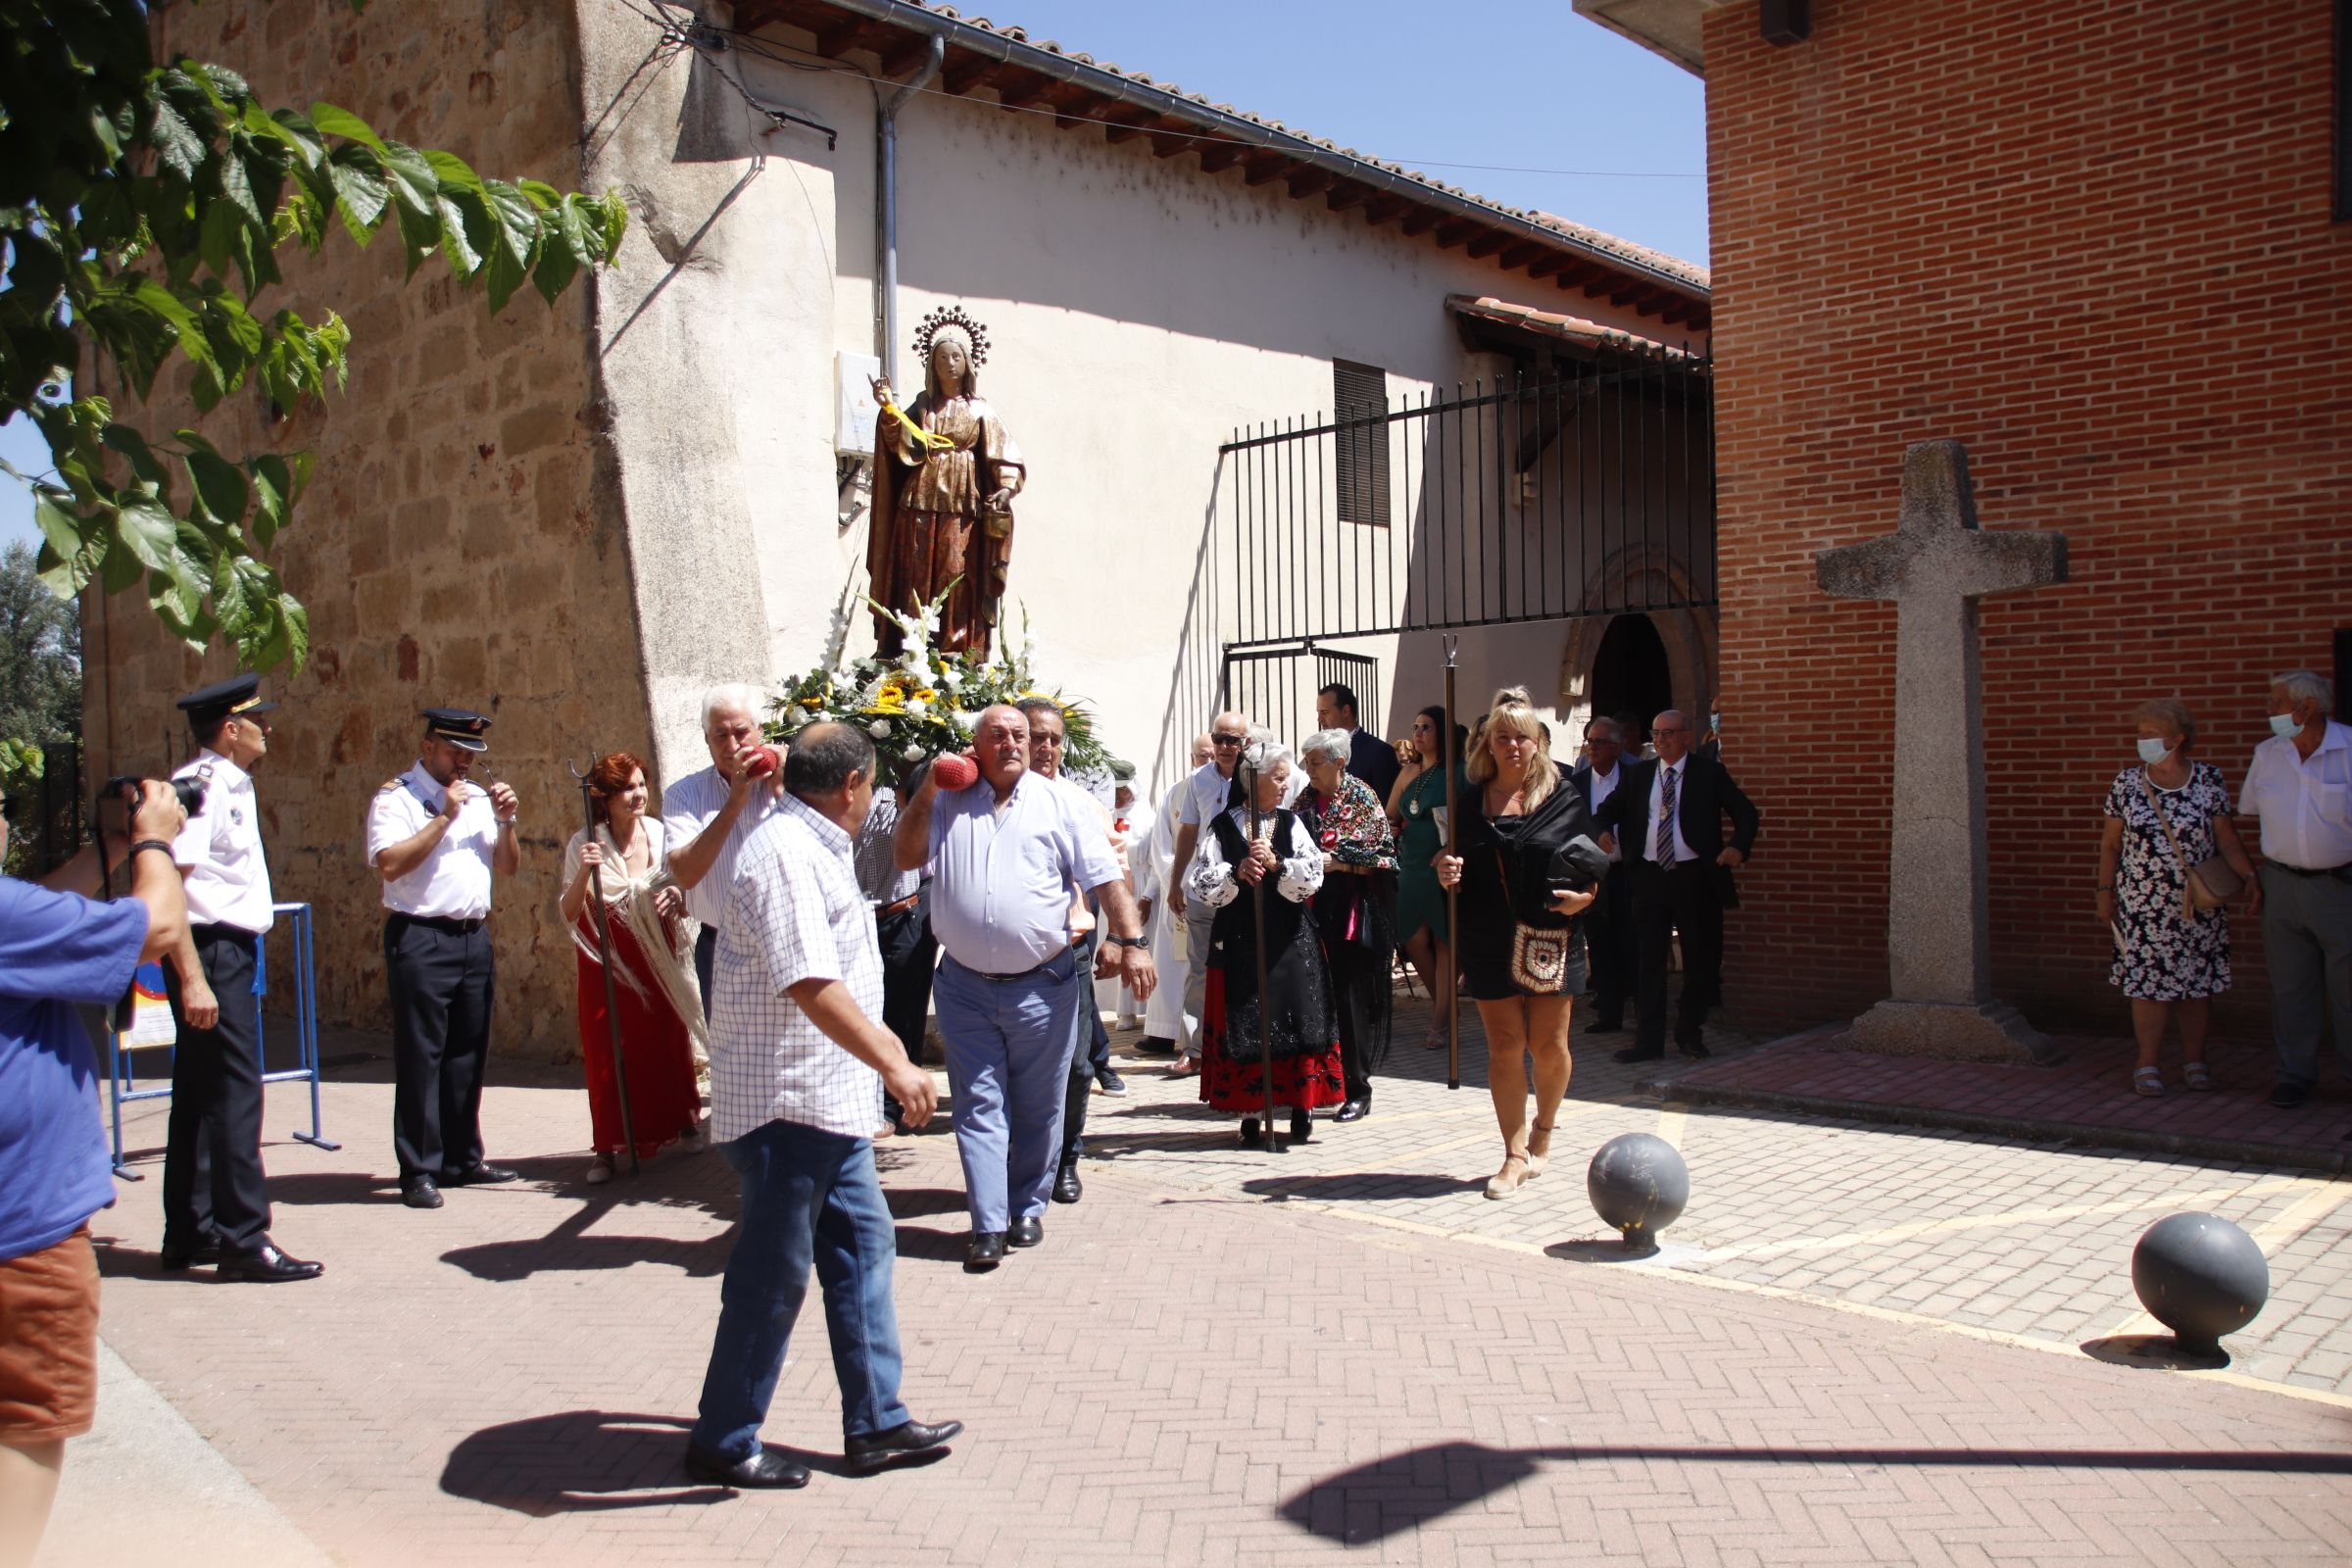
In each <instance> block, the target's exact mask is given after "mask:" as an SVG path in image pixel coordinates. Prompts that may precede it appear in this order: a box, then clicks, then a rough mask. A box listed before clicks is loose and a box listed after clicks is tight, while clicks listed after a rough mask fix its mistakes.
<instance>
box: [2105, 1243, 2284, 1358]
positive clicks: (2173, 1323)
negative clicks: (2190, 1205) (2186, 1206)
mask: <svg viewBox="0 0 2352 1568" xmlns="http://www.w3.org/2000/svg"><path fill="white" fill-rule="evenodd" d="M2131 1288H2132V1289H2133V1290H2134V1291H2137V1292H2138V1293H2139V1304H2140V1305H2142V1306H2144V1307H2146V1308H2147V1309H2148V1315H2149V1316H2150V1317H2152V1318H2154V1319H2155V1320H2156V1321H2157V1322H2159V1323H2162V1324H2163V1325H2164V1326H2165V1327H2166V1328H2168V1329H2171V1330H2172V1331H2173V1334H2174V1336H2175V1337H2176V1338H2177V1339H2179V1340H2180V1348H2182V1349H2184V1350H2193V1351H2199V1352H2203V1353H2207V1354H2212V1353H2216V1352H2219V1351H2220V1349H2221V1348H2222V1347H2221V1338H2222V1336H2223V1335H2225V1334H2234V1333H2236V1332H2237V1331H2238V1330H2239V1329H2242V1328H2244V1327H2245V1326H2246V1325H2247V1324H2248V1323H2251V1322H2253V1321H2254V1314H2255V1313H2257V1312H2259V1311H2261V1310H2262V1304H2263V1302H2265V1301H2267V1300H2269V1299H2271V1265H2270V1263H2269V1262H2268V1261H2267V1260H2266V1259H2265V1258H2264V1257H2263V1255H2262V1249H2261V1248H2260V1247H2258V1246H2256V1245H2255V1242H2254V1238H2253V1237H2251V1236H2248V1235H2247V1234H2246V1233H2245V1232H2244V1231H2242V1230H2239V1229H2238V1228H2237V1227H2236V1226H2235V1225H2232V1224H2230V1223H2229V1221H2228V1220H2226V1219H2224V1218H2222V1217H2221V1216H2220V1215H2218V1214H2169V1215H2167V1216H2166V1217H2164V1218H2163V1219H2160V1220H2158V1221H2157V1222H2156V1223H2155V1224H2153V1225H2151V1226H2149V1227H2148V1230H2147V1234H2146V1235H2144V1236H2142V1237H2141V1238H2140V1239H2139V1245H2138V1246H2137V1247H2135V1248H2133V1249H2132V1250H2131Z"/></svg>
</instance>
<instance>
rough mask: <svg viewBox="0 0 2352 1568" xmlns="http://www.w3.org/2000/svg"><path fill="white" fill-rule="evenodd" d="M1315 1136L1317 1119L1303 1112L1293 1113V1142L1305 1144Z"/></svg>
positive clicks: (1295, 1111) (1296, 1111)
mask: <svg viewBox="0 0 2352 1568" xmlns="http://www.w3.org/2000/svg"><path fill="white" fill-rule="evenodd" d="M1314 1136H1315V1119H1314V1118H1313V1117H1312V1116H1309V1115H1308V1114H1307V1113H1306V1112H1305V1111H1303V1110H1294V1111H1292V1112H1291V1142H1292V1143H1294V1144H1303V1143H1305V1142H1306V1141H1307V1140H1308V1139H1310V1138H1312V1137H1314Z"/></svg>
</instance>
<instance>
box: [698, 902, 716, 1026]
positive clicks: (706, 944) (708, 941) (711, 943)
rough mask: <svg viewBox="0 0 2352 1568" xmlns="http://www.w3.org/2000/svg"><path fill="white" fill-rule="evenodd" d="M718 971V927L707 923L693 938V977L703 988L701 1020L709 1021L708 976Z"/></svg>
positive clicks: (709, 978) (709, 980) (709, 984)
mask: <svg viewBox="0 0 2352 1568" xmlns="http://www.w3.org/2000/svg"><path fill="white" fill-rule="evenodd" d="M717 972H718V927H716V926H714V925H707V926H705V927H703V934H702V935H701V936H699V937H696V938H695V939H694V978H695V982H696V984H698V985H700V986H701V987H702V988H703V1022H705V1023H709V1022H710V1021H711V976H712V975H714V974H716V973H717Z"/></svg>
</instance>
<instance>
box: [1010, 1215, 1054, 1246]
mask: <svg viewBox="0 0 2352 1568" xmlns="http://www.w3.org/2000/svg"><path fill="white" fill-rule="evenodd" d="M1045 1239H1046V1222H1045V1221H1044V1220H1042V1219H1016V1220H1014V1221H1013V1222H1012V1229H1010V1230H1008V1231H1006V1232H1005V1246H1006V1247H1035V1246H1036V1245H1037V1244H1038V1243H1040V1242H1042V1241H1044V1240H1045Z"/></svg>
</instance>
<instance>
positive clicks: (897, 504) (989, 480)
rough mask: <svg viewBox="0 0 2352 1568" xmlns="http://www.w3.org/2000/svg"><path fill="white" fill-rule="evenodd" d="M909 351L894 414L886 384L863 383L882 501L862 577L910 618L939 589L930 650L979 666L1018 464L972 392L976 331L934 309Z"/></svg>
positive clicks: (997, 597) (1007, 546)
mask: <svg viewBox="0 0 2352 1568" xmlns="http://www.w3.org/2000/svg"><path fill="white" fill-rule="evenodd" d="M914 351H915V353H916V354H918V355H920V356H921V357H922V362H923V390H922V393H921V395H919V396H918V397H916V398H915V400H914V406H913V407H912V408H909V409H907V410H905V411H904V412H901V411H900V409H899V407H898V400H897V398H896V396H895V395H894V394H893V393H892V391H891V387H890V382H889V381H888V380H887V379H877V380H876V381H875V382H874V384H873V385H874V401H875V402H876V403H878V404H880V405H881V407H882V417H881V421H880V423H879V424H877V425H876V426H875V437H876V440H875V447H876V449H877V453H878V455H879V456H880V457H881V458H883V459H885V460H886V463H885V467H886V471H887V474H888V477H889V480H890V487H891V496H892V499H891V502H890V504H889V507H888V510H887V520H885V512H884V509H883V508H881V507H879V506H878V507H877V508H876V509H875V516H874V530H873V539H872V543H871V544H870V546H869V548H868V550H867V552H866V566H867V571H868V573H869V575H871V577H872V578H873V597H874V599H875V601H876V602H877V603H879V604H882V605H887V606H888V607H889V608H891V609H892V610H896V611H902V612H906V613H920V612H921V611H922V609H923V607H924V606H926V605H928V604H930V603H931V602H932V601H933V600H934V599H937V598H938V597H939V596H940V594H941V593H942V592H948V600H947V603H946V604H944V605H942V606H941V607H940V623H939V631H938V634H937V636H936V637H935V639H934V646H936V647H937V648H939V649H940V650H941V651H942V652H945V653H965V652H968V653H973V654H976V655H978V656H979V657H981V658H983V659H985V658H987V657H988V655H989V648H990V643H991V641H992V639H993V638H994V636H995V633H996V624H997V610H998V606H999V604H1000V603H1001V602H1002V601H1003V599H1004V597H1005V569H1006V568H1007V567H1008V566H1009V565H1010V564H1011V562H1012V498H1013V497H1014V496H1016V495H1019V494H1020V493H1021V485H1022V482H1023V481H1024V480H1025V479H1026V478H1027V477H1028V468H1027V466H1026V465H1024V464H1023V463H1022V462H1021V449H1020V448H1019V447H1017V446H1015V445H1014V444H1013V440H1012V437H1011V436H1010V435H1008V434H1006V433H1005V422H1004V420H1002V419H1000V418H998V417H997V411H996V410H995V409H993V408H991V407H990V406H989V405H988V404H987V403H985V402H983V401H981V399H980V397H979V396H978V383H979V368H980V365H981V363H982V362H983V361H985V360H986V359H987V358H988V333H987V331H986V330H984V329H983V328H982V327H981V325H980V323H979V322H977V321H975V320H973V319H971V318H970V317H968V316H966V315H965V314H964V313H963V312H962V311H961V310H960V309H958V308H956V307H955V306H943V307H942V308H941V309H939V310H936V311H933V312H932V313H931V314H930V315H928V316H926V317H924V318H923V321H922V325H921V326H920V327H919V328H917V329H916V332H915V335H914ZM951 583H953V584H954V585H955V587H954V589H953V591H949V584H951ZM875 632H876V636H877V637H878V639H879V640H880V643H881V647H882V652H883V653H884V654H886V655H887V654H894V653H896V652H898V649H899V629H898V627H897V626H896V625H895V624H894V623H893V622H891V621H889V620H887V619H885V618H883V617H881V616H879V615H877V616H876V617H875Z"/></svg>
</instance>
